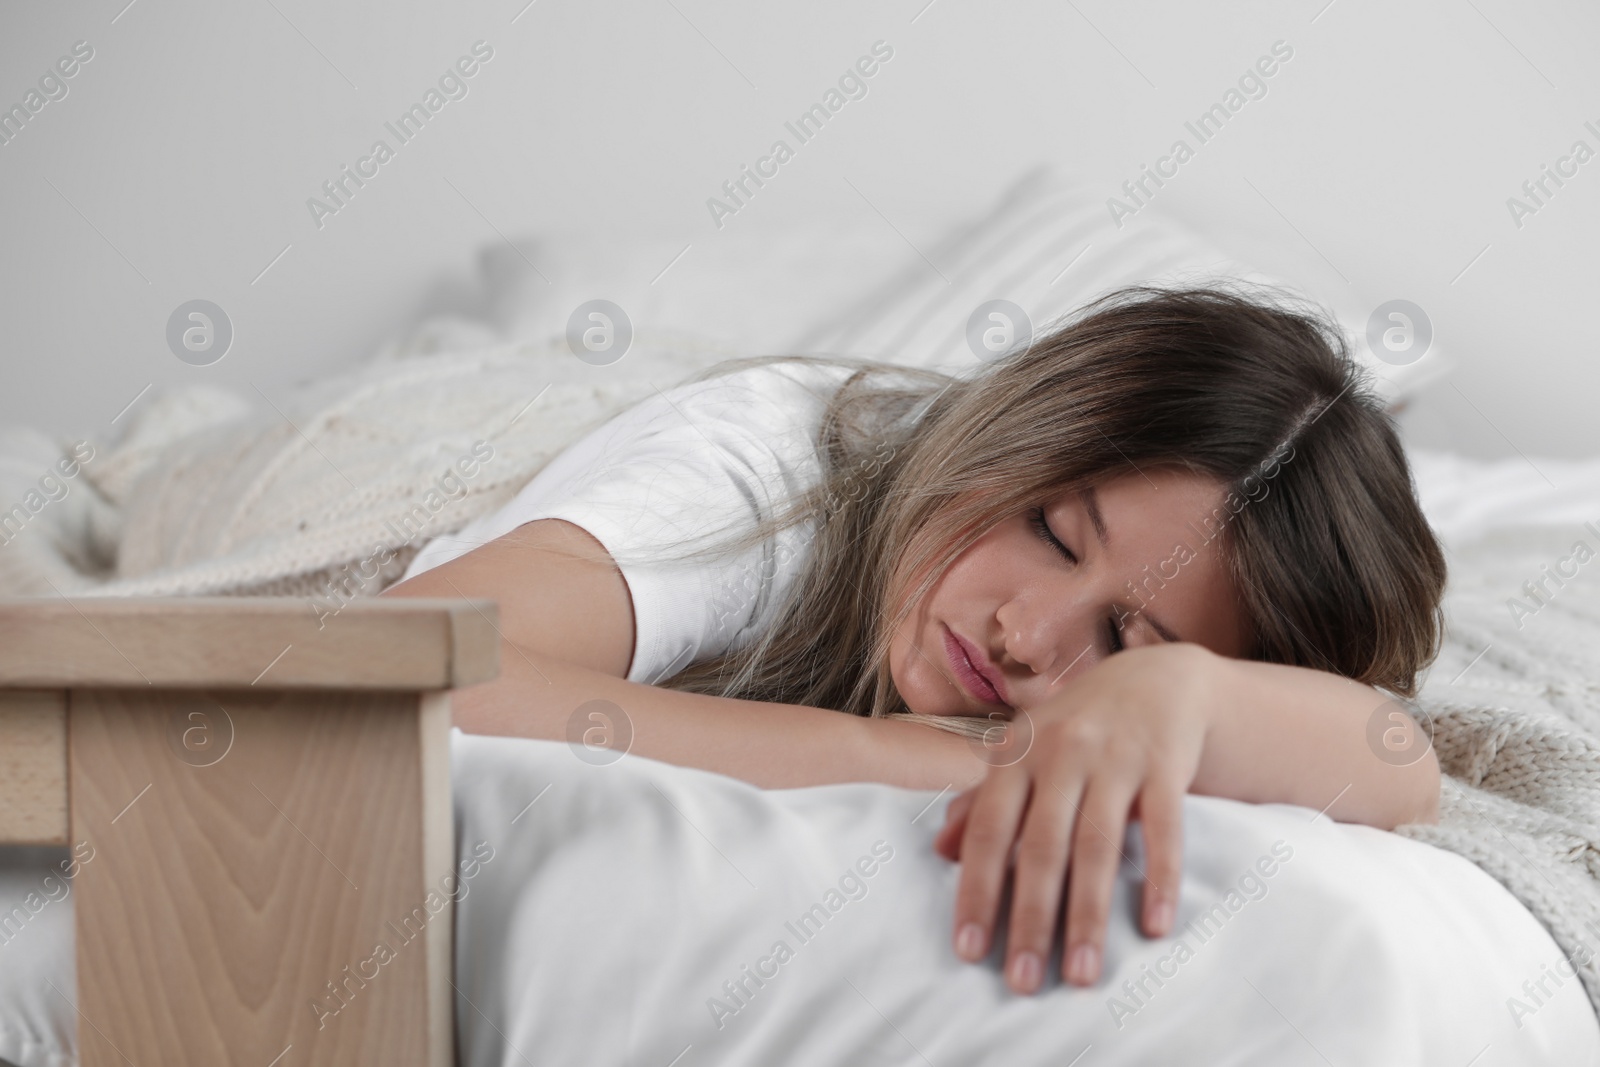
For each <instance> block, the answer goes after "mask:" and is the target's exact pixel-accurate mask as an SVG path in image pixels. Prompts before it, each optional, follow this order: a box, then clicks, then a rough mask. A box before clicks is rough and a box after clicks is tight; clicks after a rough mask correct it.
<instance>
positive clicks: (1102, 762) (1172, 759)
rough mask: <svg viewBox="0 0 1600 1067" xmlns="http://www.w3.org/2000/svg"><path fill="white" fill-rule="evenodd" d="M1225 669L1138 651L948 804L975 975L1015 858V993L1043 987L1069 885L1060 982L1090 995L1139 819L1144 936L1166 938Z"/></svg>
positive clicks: (1020, 726)
mask: <svg viewBox="0 0 1600 1067" xmlns="http://www.w3.org/2000/svg"><path fill="white" fill-rule="evenodd" d="M1215 659H1216V657H1215V655H1214V654H1213V653H1211V652H1209V651H1207V650H1206V649H1204V648H1202V647H1200V646H1199V645H1193V644H1168V645H1156V646H1147V647H1140V648H1134V649H1129V650H1127V651H1125V652H1121V653H1118V654H1117V655H1115V656H1112V657H1110V658H1109V659H1106V660H1104V661H1103V662H1101V663H1099V664H1097V665H1095V666H1094V667H1093V668H1092V669H1090V670H1088V671H1085V672H1084V673H1083V674H1081V675H1079V676H1077V677H1076V678H1074V679H1072V680H1071V681H1070V682H1068V683H1067V684H1066V685H1064V686H1063V687H1062V688H1061V689H1060V691H1058V692H1057V693H1055V694H1054V695H1052V696H1051V697H1050V698H1049V699H1048V700H1047V701H1046V702H1045V703H1043V704H1041V705H1039V706H1037V707H1035V708H1032V709H1023V710H1020V711H1018V712H1017V715H1016V718H1015V719H1013V724H1012V726H1011V727H1010V730H1011V731H1013V732H1014V733H1015V734H1019V735H1021V738H1020V740H1022V741H1024V742H1026V739H1027V736H1028V730H1029V728H1030V727H1031V731H1032V736H1031V744H1029V745H1027V748H1026V751H1025V753H1024V754H1022V755H1021V757H1020V758H1014V757H1008V765H1005V766H999V765H995V766H991V767H990V769H989V771H988V773H987V775H986V776H985V778H984V780H983V782H981V783H980V784H979V785H977V786H975V787H974V788H972V789H970V790H968V791H967V792H965V793H963V794H961V795H960V796H958V797H957V798H956V799H955V800H953V801H952V802H951V803H950V806H949V808H948V810H947V811H946V815H945V819H946V821H945V825H944V828H943V829H942V830H940V832H939V835H938V837H937V838H936V839H935V842H934V844H935V848H936V849H937V850H938V851H939V852H940V854H941V855H943V856H945V857H946V858H947V859H950V860H952V861H956V860H959V861H960V862H961V884H960V888H959V890H958V893H957V897H956V920H955V930H956V935H955V947H956V953H957V954H958V955H959V956H961V958H963V959H965V960H967V961H969V962H976V961H978V960H981V959H983V958H984V957H985V956H986V955H988V953H989V946H990V945H991V944H992V943H993V938H994V926H995V913H996V910H997V908H998V906H999V903H1000V897H1001V893H1002V890H1003V887H1004V885H1005V880H1006V869H1007V866H1008V865H1009V862H1010V859H1011V855H1012V849H1013V846H1015V854H1016V871H1015V878H1014V880H1013V889H1012V898H1011V900H1012V906H1011V926H1010V931H1009V935H1008V938H1007V948H1006V968H1005V973H1006V979H1007V982H1008V983H1009V984H1010V986H1011V988H1012V989H1013V990H1015V991H1016V992H1018V993H1032V992H1034V991H1035V990H1037V989H1038V988H1039V987H1040V985H1041V984H1042V982H1043V980H1044V963H1045V961H1046V960H1048V959H1049V958H1050V951H1051V947H1052V941H1053V937H1054V934H1055V929H1056V917H1057V914H1058V912H1059V908H1060V906H1061V895H1062V887H1063V884H1064V883H1065V882H1066V881H1067V875H1068V873H1069V871H1070V875H1071V878H1070V886H1069V887H1068V889H1067V900H1066V931H1065V950H1064V951H1063V953H1062V977H1063V978H1064V979H1065V980H1066V981H1068V982H1072V983H1074V984H1076V985H1088V984H1090V983H1092V982H1093V981H1094V980H1095V979H1096V978H1097V977H1098V976H1099V973H1100V966H1101V960H1102V957H1103V954H1104V952H1103V947H1104V944H1105V931H1106V923H1107V920H1108V917H1109V913H1110V905H1111V889H1112V886H1113V884H1114V881H1115V878H1116V875H1117V868H1118V862H1119V860H1120V857H1121V855H1122V839H1123V834H1124V831H1125V829H1126V826H1127V822H1128V818H1129V816H1130V815H1137V816H1138V818H1139V820H1140V823H1141V826H1142V832H1143V834H1144V843H1145V856H1146V864H1147V866H1146V869H1145V871H1144V872H1143V873H1144V875H1145V883H1144V893H1143V907H1142V914H1143V923H1142V925H1143V927H1144V931H1145V933H1146V934H1147V935H1148V936H1151V937H1160V936H1162V935H1165V934H1166V933H1168V932H1169V931H1170V930H1171V928H1172V922H1173V916H1174V914H1175V912H1176V908H1177V902H1178V901H1177V894H1178V885H1179V879H1180V875H1181V873H1182V861H1183V831H1182V817H1183V797H1184V794H1185V793H1187V792H1188V790H1189V786H1190V784H1191V783H1192V782H1193V781H1194V780H1195V775H1196V772H1197V770H1198V768H1199V766H1200V759H1201V754H1202V751H1203V749H1204V746H1205V741H1206V736H1207V732H1208V730H1209V728H1210V726H1211V722H1210V713H1209V710H1208V709H1209V708H1210V707H1211V706H1212V699H1211V698H1212V692H1211V687H1212V684H1213V679H1214V674H1213V664H1214V662H1215ZM1018 720H1023V721H1021V722H1019V721H1018ZM997 762H998V761H997Z"/></svg>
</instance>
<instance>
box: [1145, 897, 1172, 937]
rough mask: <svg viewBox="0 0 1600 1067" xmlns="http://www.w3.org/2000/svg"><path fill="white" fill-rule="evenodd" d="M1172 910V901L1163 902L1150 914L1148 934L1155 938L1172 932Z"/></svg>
mask: <svg viewBox="0 0 1600 1067" xmlns="http://www.w3.org/2000/svg"><path fill="white" fill-rule="evenodd" d="M1172 916H1173V908H1172V901H1170V900H1163V901H1162V902H1161V903H1159V904H1157V905H1156V906H1155V908H1154V909H1153V910H1152V911H1151V912H1150V928H1151V930H1150V932H1151V933H1153V934H1155V935H1156V936H1157V937H1161V936H1165V935H1166V934H1168V933H1170V932H1171V931H1172Z"/></svg>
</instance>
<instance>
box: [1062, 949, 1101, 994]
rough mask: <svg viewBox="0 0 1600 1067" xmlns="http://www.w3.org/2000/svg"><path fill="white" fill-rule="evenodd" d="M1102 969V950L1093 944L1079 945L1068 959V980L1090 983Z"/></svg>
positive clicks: (1078, 983) (1076, 983) (1076, 982)
mask: <svg viewBox="0 0 1600 1067" xmlns="http://www.w3.org/2000/svg"><path fill="white" fill-rule="evenodd" d="M1099 969H1100V950H1099V949H1097V948H1095V947H1094V946H1093V945H1079V946H1078V947H1077V948H1075V949H1073V950H1072V955H1071V956H1070V957H1068V960H1067V981H1069V982H1071V983H1072V984H1073V985H1088V984H1089V983H1090V982H1093V981H1094V978H1095V972H1096V971H1098V970H1099Z"/></svg>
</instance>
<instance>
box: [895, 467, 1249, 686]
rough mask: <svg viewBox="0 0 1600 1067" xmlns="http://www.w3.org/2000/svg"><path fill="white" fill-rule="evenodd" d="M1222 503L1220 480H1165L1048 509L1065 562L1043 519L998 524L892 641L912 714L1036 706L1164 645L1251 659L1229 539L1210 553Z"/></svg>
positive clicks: (1075, 496) (1166, 476) (1140, 480)
mask: <svg viewBox="0 0 1600 1067" xmlns="http://www.w3.org/2000/svg"><path fill="white" fill-rule="evenodd" d="M1222 499H1223V489H1222V486H1221V485H1219V484H1218V483H1216V482H1215V481H1212V480H1210V479H1207V478H1204V477H1202V476H1200V475H1197V474H1194V473H1192V472H1190V471H1185V470H1180V469H1172V468H1164V469H1160V470H1148V471H1145V472H1144V473H1142V474H1141V473H1137V472H1135V473H1133V474H1128V475H1122V476H1119V477H1117V478H1114V479H1111V480H1109V481H1106V482H1104V483H1102V484H1101V485H1099V486H1097V487H1096V488H1094V489H1092V490H1089V491H1087V492H1084V493H1081V494H1080V493H1066V494H1062V495H1060V496H1057V497H1055V498H1054V499H1051V500H1048V501H1041V502H1040V503H1041V504H1042V506H1043V509H1044V514H1043V518H1044V521H1045V523H1046V526H1047V529H1048V535H1049V536H1053V537H1054V538H1055V539H1056V540H1058V541H1060V542H1061V544H1062V545H1063V546H1065V551H1063V550H1062V549H1061V548H1058V547H1056V546H1055V545H1054V544H1051V543H1050V542H1049V540H1047V539H1046V536H1045V535H1042V534H1041V532H1040V531H1039V530H1038V529H1037V528H1036V525H1035V520H1036V518H1037V517H1038V516H1037V513H1036V512H1034V511H1033V510H1032V509H1030V510H1029V511H1026V512H1023V513H1022V514H1020V515H1017V516H1014V517H1012V518H1008V519H1006V520H1005V521H1003V522H1001V523H999V524H997V525H996V526H994V527H993V528H992V529H990V530H989V531H987V532H986V533H985V534H984V535H983V536H982V537H981V538H979V539H978V541H977V542H976V543H974V544H973V545H972V546H970V547H969V548H968V549H967V550H966V551H965V552H963V553H962V554H961V555H960V556H958V557H957V558H956V561H955V562H954V563H953V564H952V565H951V567H950V569H949V570H947V571H946V572H945V574H944V576H943V577H942V578H941V579H940V580H939V581H938V583H937V584H935V585H934V587H933V588H932V590H930V591H929V593H928V595H927V596H925V597H924V598H923V599H922V601H921V603H920V604H918V605H917V607H916V609H915V610H914V611H913V612H912V613H911V615H910V616H909V618H907V620H906V621H905V622H904V623H902V624H901V626H900V628H899V629H898V630H897V631H896V632H895V634H894V637H893V639H892V640H891V642H890V646H889V671H890V674H891V676H892V677H893V679H894V683H895V686H896V688H897V689H898V690H899V692H900V695H901V697H903V698H904V699H905V702H906V706H907V707H908V708H909V709H910V710H911V711H914V712H918V713H921V714H924V715H977V716H986V715H989V714H990V713H992V712H996V711H999V712H1002V713H1007V709H1009V708H1026V707H1032V706H1035V705H1037V704H1039V703H1041V702H1042V701H1044V700H1045V699H1046V698H1047V697H1048V696H1050V695H1051V694H1053V693H1054V692H1056V690H1058V689H1059V688H1060V687H1061V686H1062V685H1064V684H1065V683H1066V682H1067V680H1068V679H1070V678H1072V677H1073V676H1074V675H1076V674H1078V673H1080V672H1082V671H1086V670H1088V669H1089V668H1090V667H1093V666H1094V665H1095V664H1096V663H1099V662H1100V661H1101V660H1103V659H1105V658H1106V657H1107V656H1108V655H1110V654H1111V653H1112V652H1114V651H1116V650H1117V649H1119V648H1124V647H1125V648H1134V647H1137V646H1139V645H1149V644H1159V643H1161V642H1163V641H1190V642H1193V643H1195V644H1199V645H1204V646H1205V647H1206V648H1209V649H1211V650H1212V651H1213V652H1216V653H1219V654H1221V655H1224V656H1234V657H1237V656H1240V655H1243V653H1244V650H1245V647H1246V643H1247V633H1248V629H1247V627H1246V625H1245V620H1244V612H1243V609H1242V607H1241V606H1240V604H1239V602H1238V600H1237V598H1236V596H1235V593H1234V589H1233V586H1232V583H1231V580H1230V579H1229V577H1228V573H1227V565H1226V561H1225V560H1224V558H1223V555H1222V551H1221V544H1222V539H1221V538H1220V537H1218V538H1215V539H1214V540H1212V541H1211V542H1210V543H1209V544H1207V543H1205V538H1206V536H1207V532H1208V531H1212V530H1216V529H1217V525H1216V521H1217V520H1216V519H1215V518H1213V514H1214V513H1217V512H1218V509H1219V508H1221V507H1222ZM1220 514H1221V515H1224V516H1225V515H1226V514H1227V512H1226V510H1223V511H1221V512H1220ZM1207 519H1211V524H1210V525H1207V524H1206V520H1207ZM910 584H912V583H907V584H906V585H902V586H900V587H899V588H901V589H902V590H905V589H907V588H909V585H910ZM969 662H970V663H971V665H972V666H974V667H976V668H977V673H978V674H981V675H986V676H988V677H989V678H991V679H993V680H994V684H992V685H988V684H985V682H984V681H983V680H981V679H978V678H975V677H973V673H972V672H971V671H970V670H969V669H968V666H967V664H968V663H969Z"/></svg>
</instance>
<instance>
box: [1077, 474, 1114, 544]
mask: <svg viewBox="0 0 1600 1067" xmlns="http://www.w3.org/2000/svg"><path fill="white" fill-rule="evenodd" d="M1080 496H1081V497H1082V498H1083V510H1084V511H1087V512H1088V513H1089V521H1090V522H1092V523H1093V524H1094V536H1095V538H1096V540H1098V541H1099V542H1100V547H1101V548H1107V547H1109V546H1110V538H1109V536H1108V535H1107V534H1106V520H1105V516H1104V515H1101V514H1100V500H1099V498H1098V497H1096V496H1095V495H1094V486H1092V485H1091V486H1090V487H1089V488H1087V489H1085V490H1084V491H1083V492H1082V493H1081V494H1080Z"/></svg>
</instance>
